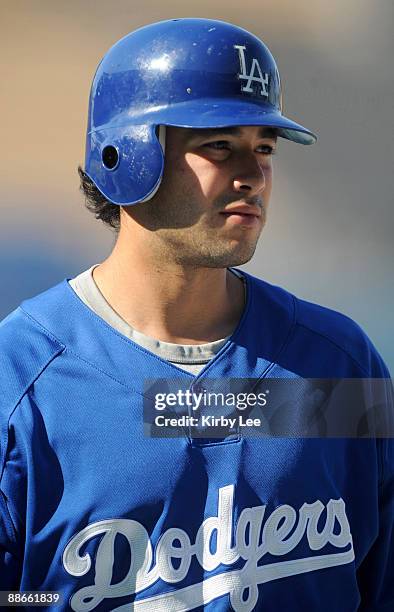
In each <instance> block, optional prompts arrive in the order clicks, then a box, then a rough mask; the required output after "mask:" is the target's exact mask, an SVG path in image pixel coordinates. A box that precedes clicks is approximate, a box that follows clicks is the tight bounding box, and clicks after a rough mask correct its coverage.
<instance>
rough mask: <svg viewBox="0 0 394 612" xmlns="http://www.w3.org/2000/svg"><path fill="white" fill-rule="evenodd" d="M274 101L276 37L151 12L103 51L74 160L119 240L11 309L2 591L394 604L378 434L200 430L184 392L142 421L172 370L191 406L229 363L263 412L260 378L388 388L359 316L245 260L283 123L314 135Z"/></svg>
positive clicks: (117, 601)
mask: <svg viewBox="0 0 394 612" xmlns="http://www.w3.org/2000/svg"><path fill="white" fill-rule="evenodd" d="M281 105H282V102H281V86H280V79H279V73H278V70H277V67H276V64H275V61H274V59H273V57H272V55H271V53H270V52H269V50H268V49H267V47H266V46H265V45H264V44H263V42H262V41H261V40H259V39H258V38H256V37H255V36H254V35H253V34H251V33H249V32H247V31H245V30H243V29H241V28H239V27H236V26H234V25H231V24H228V23H224V22H221V21H212V20H207V19H175V20H170V21H163V22H160V23H156V24H152V25H149V26H146V27H144V28H141V29H139V30H137V31H135V32H133V33H131V34H129V35H127V36H126V37H124V38H123V39H121V40H120V41H119V42H117V43H116V44H115V45H114V46H113V47H112V48H111V49H110V50H109V52H108V53H107V54H106V56H105V57H104V58H103V60H102V62H101V63H100V65H99V67H98V69H97V72H96V75H95V77H94V81H93V85H92V90H91V97H90V107H89V119H88V131H87V147H86V164H85V168H84V170H82V169H80V176H81V180H82V187H83V189H84V191H85V194H86V196H87V198H88V206H89V208H91V209H92V210H93V211H94V213H95V215H96V217H97V218H99V219H102V220H103V221H105V222H106V223H107V224H109V225H111V226H112V227H113V228H115V229H116V244H115V246H114V249H113V251H112V253H111V254H110V256H109V257H108V258H107V259H106V260H105V261H104V262H102V263H100V264H99V265H96V266H93V267H92V268H91V269H89V270H87V271H86V272H83V273H82V274H81V275H79V276H77V277H76V278H74V279H71V280H64V281H63V282H61V283H60V284H59V285H57V286H56V287H54V288H52V289H50V290H49V291H46V292H45V293H43V294H41V295H39V296H37V297H35V298H33V299H29V300H27V301H25V302H23V303H22V305H21V306H20V307H19V308H18V309H17V310H16V311H15V312H13V313H11V314H10V315H9V316H8V317H7V318H6V319H5V320H4V321H3V322H2V324H1V326H0V355H1V368H0V390H1V391H0V427H1V429H0V436H1V437H0V478H1V480H0V590H1V591H2V593H1V597H2V600H1V603H2V605H6V606H7V605H8V606H10V607H11V606H13V605H21V604H23V605H24V606H25V608H27V609H30V608H31V609H32V608H33V607H35V606H36V605H38V604H40V605H46V606H48V607H49V609H53V610H74V611H76V612H82V611H86V612H89V611H95V612H101V611H102V612H104V611H108V610H116V611H117V612H126V611H130V610H135V611H138V612H164V611H165V612H167V611H170V610H171V611H172V612H181V611H182V612H183V611H189V610H207V611H212V612H222V611H231V610H233V611H236V612H249V611H252V610H263V611H265V612H277V611H278V610H284V611H286V612H301V611H302V612H305V611H306V612H310V611H319V612H328V611H330V612H332V611H333V610H335V611H336V612H355V611H356V610H362V611H364V612H366V611H369V612H392V611H393V610H394V580H393V570H394V557H393V550H394V547H393V543H394V542H393V524H394V451H393V444H392V440H391V439H390V438H388V437H387V436H386V437H384V436H379V437H377V436H376V437H374V436H366V437H364V439H362V440H361V439H357V437H356V436H353V437H350V436H343V435H342V436H337V437H321V436H320V437H317V436H299V435H298V436H297V435H293V436H291V435H284V434H283V431H284V430H282V429H280V430H279V435H278V436H276V437H275V436H267V435H265V436H263V435H257V436H252V435H251V436H247V435H245V434H244V431H243V429H242V427H243V422H242V419H239V420H238V423H236V424H235V425H234V426H230V427H229V429H228V430H227V431H226V433H225V434H223V435H218V433H217V430H216V429H214V430H212V433H211V434H209V429H208V428H209V426H210V424H209V422H208V421H207V422H206V424H205V425H204V427H205V433H206V432H207V431H208V435H205V436H204V435H202V434H203V433H204V431H202V429H204V427H202V429H201V423H199V426H200V429H198V427H197V426H195V424H194V421H192V417H193V414H196V413H197V412H198V411H197V410H196V411H195V412H193V411H194V409H195V408H196V405H197V404H196V405H195V404H192V408H191V409H190V404H187V413H188V414H187V416H188V420H184V421H182V423H181V421H180V420H178V416H177V415H178V413H177V412H176V411H173V412H172V415H173V416H174V415H176V416H174V420H175V430H176V435H175V434H174V435H169V436H166V435H164V434H163V435H161V434H160V428H162V427H163V423H164V428H165V429H166V431H168V430H169V429H170V428H171V427H173V425H172V423H171V422H170V421H171V419H169V420H168V421H165V418H167V417H166V416H165V415H167V414H168V411H163V412H160V414H161V416H160V418H159V416H157V417H155V421H154V422H153V421H152V423H150V425H152V428H151V429H149V427H148V428H147V427H146V425H149V423H148V422H147V418H146V417H144V414H145V412H144V410H145V409H146V406H147V405H148V406H149V405H151V403H152V401H153V400H156V399H157V396H156V395H155V394H154V393H153V389H154V388H156V389H159V390H161V394H160V395H161V400H163V401H164V403H165V400H166V398H167V404H169V403H170V402H169V396H168V397H167V396H166V393H167V391H168V390H169V391H171V390H173V389H174V388H175V387H174V385H175V386H176V384H178V383H179V388H180V389H182V390H183V392H184V393H185V394H186V393H187V392H188V393H189V396H187V395H184V396H183V397H186V398H187V397H189V398H190V397H192V398H194V400H193V401H197V400H198V402H200V401H201V398H202V397H204V398H205V397H207V395H206V392H207V389H208V390H209V389H210V385H211V384H216V383H215V382H211V381H221V383H219V384H222V385H224V386H225V385H226V384H227V383H228V381H233V380H235V381H236V382H237V391H239V392H242V394H243V398H245V397H249V396H250V395H251V394H252V393H253V391H254V390H256V389H258V390H259V397H260V398H263V400H264V401H265V402H266V406H267V410H268V409H269V408H270V406H269V400H268V403H267V395H265V396H264V392H263V390H264V389H267V388H268V387H269V383H270V381H271V380H272V381H273V380H279V381H283V383H285V382H287V383H288V384H289V385H291V384H293V385H295V387H292V388H293V389H295V390H296V391H297V393H298V391H299V389H300V388H301V387H302V385H304V384H307V381H308V380H312V379H322V380H329V379H340V380H348V379H349V380H360V379H362V380H370V379H374V380H375V379H378V380H380V381H382V384H383V383H384V392H385V394H386V395H385V402H386V403H387V405H390V402H391V396H390V393H391V387H390V384H389V374H388V372H387V369H386V367H385V365H384V363H383V361H382V359H381V357H380V356H379V354H378V353H377V352H376V350H375V348H374V347H373V345H372V343H371V342H370V340H369V339H368V338H367V337H366V335H365V334H364V333H363V331H362V330H361V329H360V328H359V327H358V326H357V325H356V324H355V323H354V322H353V321H352V320H350V319H349V318H347V317H346V316H343V315H341V314H339V313H337V312H334V311H332V310H328V309H327V308H323V307H321V306H318V305H315V304H312V303H308V302H306V301H303V300H301V299H298V298H297V297H295V296H294V295H291V294H290V293H288V292H287V291H285V290H284V289H281V288H279V287H276V286H272V285H270V284H268V283H266V282H264V281H263V280H260V279H258V278H255V277H253V276H251V275H250V274H247V273H246V272H244V271H241V270H239V269H238V268H237V266H239V265H241V264H244V263H245V262H247V261H249V260H250V258H251V257H252V255H253V253H254V250H255V247H256V243H257V241H258V238H259V235H260V233H261V231H262V229H263V226H264V224H265V220H266V214H267V209H268V205H269V201H270V195H271V186H272V157H273V155H274V153H275V151H276V148H277V141H278V139H279V138H287V139H289V140H292V141H294V142H296V143H300V144H312V143H313V142H314V141H315V140H316V137H315V136H314V135H313V133H312V132H311V131H309V130H308V129H306V128H304V127H302V126H301V125H299V124H297V123H295V122H294V121H292V120H291V119H289V118H287V117H285V116H284V115H283V114H282V110H281V108H282V106H281ZM147 381H148V383H147ZM152 381H153V382H152ZM155 381H156V382H155ZM166 381H168V384H167V383H166ZM155 385H156V387H155ZM302 388H303V387H302ZM204 393H205V395H204ZM173 395H175V393H174V394H173ZM263 396H264V397H263ZM296 396H297V398H299V395H297V394H295V395H294V398H296ZM256 397H257V395H256ZM177 398H178V400H179V402H180V398H181V395H178V396H177ZM256 401H257V400H256ZM264 401H263V402H262V403H263V404H264ZM251 405H252V404H249V406H251ZM292 406H293V409H292V412H291V411H289V413H288V414H289V415H293V416H294V414H296V416H297V418H301V419H302V417H303V413H304V410H305V411H306V410H307V406H306V403H305V405H303V403H302V402H300V401H299V400H297V402H295V403H294V405H292ZM308 406H309V404H308ZM154 409H156V406H154ZM159 411H161V406H160V405H159V404H158V409H157V410H156V412H159ZM170 412H171V411H170ZM252 412H253V411H251V410H249V412H247V414H251V413H252ZM245 415H246V413H245ZM182 416H183V417H185V415H184V414H183V415H182ZM211 416H212V415H211ZM144 418H145V422H144ZM193 418H196V420H197V421H198V420H199V419H198V418H197V417H193ZM224 418H227V417H225V415H224V414H223V413H220V419H221V422H220V427H219V430H220V431H222V430H223V427H222V425H223V424H224V420H223V419H224ZM179 419H180V417H179ZM289 419H290V416H289ZM289 419H287V418H286V419H285V424H286V423H288V422H289ZM258 420H259V419H257V418H256V419H253V423H254V421H256V422H257V421H258ZM290 420H291V419H290ZM153 426H154V427H153ZM194 427H196V429H194ZM158 431H159V434H158V435H157V432H158ZM147 432H148V433H147ZM149 432H150V434H151V435H149ZM152 432H156V433H155V435H153V433H152ZM197 434H198V435H197ZM200 434H201V435H200ZM10 592H12V593H10ZM4 602H5V603H4ZM7 602H8V603H7Z"/></svg>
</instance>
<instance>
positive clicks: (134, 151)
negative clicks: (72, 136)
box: [85, 125, 165, 206]
mask: <svg viewBox="0 0 394 612" xmlns="http://www.w3.org/2000/svg"><path fill="white" fill-rule="evenodd" d="M164 145H165V128H164V126H163V129H161V126H159V127H158V135H157V133H156V126H154V125H132V126H123V127H118V128H111V129H103V130H100V131H96V132H91V133H90V134H88V139H87V148H88V147H89V151H88V154H87V156H86V159H87V160H89V165H88V166H87V167H86V170H85V172H86V174H87V175H88V176H89V177H90V178H91V179H92V181H93V182H94V184H95V185H96V187H97V188H98V190H99V191H100V192H101V193H102V194H103V195H104V196H105V197H106V198H107V200H109V201H110V202H112V203H113V204H119V205H120V206H131V205H133V204H137V203H138V202H145V201H147V200H149V199H150V198H152V197H153V195H154V194H155V193H156V191H157V189H158V188H159V185H160V182H161V178H162V175H163V168H164Z"/></svg>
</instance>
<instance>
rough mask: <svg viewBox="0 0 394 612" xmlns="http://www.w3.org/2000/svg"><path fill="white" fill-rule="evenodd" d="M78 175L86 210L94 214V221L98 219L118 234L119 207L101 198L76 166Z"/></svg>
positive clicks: (93, 185) (101, 195) (84, 174)
mask: <svg viewBox="0 0 394 612" xmlns="http://www.w3.org/2000/svg"><path fill="white" fill-rule="evenodd" d="M78 174H79V178H80V180H81V185H80V190H81V191H82V193H83V194H84V196H85V206H86V208H87V209H88V210H90V212H92V213H94V216H95V217H96V219H100V220H101V221H102V222H103V223H105V224H106V225H109V227H111V228H112V229H114V230H115V232H116V233H118V232H119V230H120V206H118V205H117V204H112V202H109V201H108V200H107V198H106V197H105V196H103V194H102V193H101V192H100V191H99V190H98V189H97V187H96V185H95V184H94V183H93V181H92V180H91V179H90V178H89V177H88V175H87V174H86V173H85V172H84V171H83V170H82V167H81V166H78Z"/></svg>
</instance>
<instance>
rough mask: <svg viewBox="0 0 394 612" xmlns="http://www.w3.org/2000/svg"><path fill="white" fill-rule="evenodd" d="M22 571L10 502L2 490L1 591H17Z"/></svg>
mask: <svg viewBox="0 0 394 612" xmlns="http://www.w3.org/2000/svg"><path fill="white" fill-rule="evenodd" d="M21 571H22V557H21V551H20V550H19V546H18V542H17V535H16V531H15V527H14V524H13V521H12V518H11V514H10V511H9V507H8V500H7V498H6V496H5V494H4V492H3V491H2V490H1V489H0V591H17V590H18V589H19V583H20V575H21Z"/></svg>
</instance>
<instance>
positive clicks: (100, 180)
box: [85, 19, 316, 206]
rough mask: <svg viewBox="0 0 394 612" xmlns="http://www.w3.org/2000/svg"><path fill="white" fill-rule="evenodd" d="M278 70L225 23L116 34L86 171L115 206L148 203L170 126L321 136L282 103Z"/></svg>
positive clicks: (97, 101)
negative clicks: (256, 127)
mask: <svg viewBox="0 0 394 612" xmlns="http://www.w3.org/2000/svg"><path fill="white" fill-rule="evenodd" d="M281 106H282V103H281V88H280V78H279V72H278V69H277V67H276V64H275V60H274V58H273V57H272V55H271V53H270V51H269V50H268V49H267V47H266V46H265V44H264V43H263V42H262V41H261V40H259V39H258V38H257V37H256V36H254V35H253V34H251V33H250V32H247V31H246V30H244V29H242V28H239V27H237V26H234V25H232V24H229V23H225V22H223V21H215V20H211V19H173V20H170V21H161V22H159V23H154V24H151V25H148V26H145V27H143V28H140V29H139V30H136V31H135V32H132V33H131V34H128V35H127V36H125V37H124V38H122V39H121V40H119V41H118V42H117V43H116V44H115V45H114V46H113V47H112V48H111V49H110V50H109V51H108V53H107V54H106V55H105V56H104V58H103V60H102V61H101V63H100V64H99V66H98V68H97V71H96V74H95V77H94V80H93V84H92V89H91V94H90V103H89V119H88V131H87V140H86V165H85V171H86V173H87V175H88V176H89V177H90V178H91V179H92V181H93V182H94V184H95V185H96V187H97V188H98V189H99V191H100V192H101V193H102V194H103V195H104V196H105V197H106V198H107V199H108V200H109V201H110V202H113V203H114V204H119V205H122V206H127V205H131V204H136V203H138V202H142V201H146V200H149V199H150V198H151V197H153V195H154V194H155V193H156V191H157V189H158V187H159V185H160V181H161V178H162V175H163V166H164V142H163V140H164V139H163V138H162V136H163V134H164V133H165V130H163V129H162V130H160V129H159V128H160V126H177V127H187V128H216V127H228V126H234V125H262V126H269V127H273V128H276V129H277V130H278V135H279V136H282V137H283V138H287V139H289V140H293V141H295V142H298V143H301V144H312V143H313V142H315V140H316V137H315V136H314V134H312V132H310V131H309V130H307V129H305V128H304V127H302V126H301V125H299V124H298V123H295V122H294V121H291V120H290V119H287V118H286V117H284V116H283V115H282V110H281Z"/></svg>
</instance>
